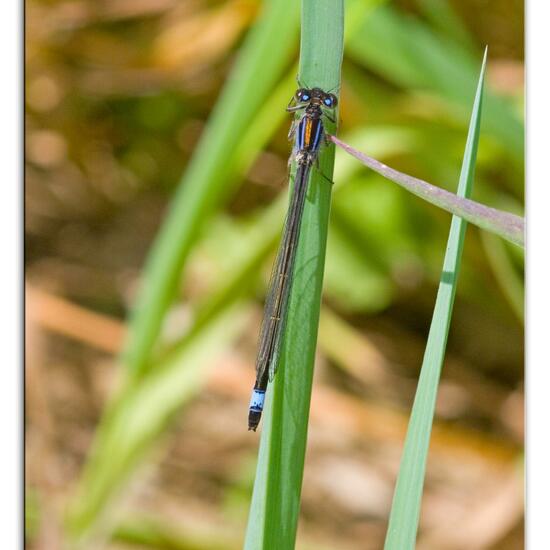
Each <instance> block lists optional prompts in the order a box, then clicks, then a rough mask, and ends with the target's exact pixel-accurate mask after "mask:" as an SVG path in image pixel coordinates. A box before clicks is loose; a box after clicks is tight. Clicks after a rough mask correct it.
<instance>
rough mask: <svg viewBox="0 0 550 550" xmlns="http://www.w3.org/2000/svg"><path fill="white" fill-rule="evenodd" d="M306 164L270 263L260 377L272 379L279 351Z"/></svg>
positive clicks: (258, 367) (298, 175) (298, 176)
mask: <svg viewBox="0 0 550 550" xmlns="http://www.w3.org/2000/svg"><path fill="white" fill-rule="evenodd" d="M308 173H309V166H308V165H302V166H299V167H298V170H297V172H296V178H295V181H294V186H293V189H292V195H291V199H290V204H289V208H288V213H287V217H286V220H285V224H284V228H283V235H282V238H281V244H280V245H279V252H278V253H277V259H276V261H275V265H274V266H273V271H272V273H271V279H270V282H269V290H268V293H267V298H266V302H265V308H264V318H263V321H262V328H261V330H260V341H259V345H258V356H257V358H256V378H257V380H260V379H262V378H263V377H264V376H265V374H266V372H269V379H270V380H272V379H273V377H274V376H275V372H276V370H277V366H278V359H279V352H280V348H281V345H282V336H283V333H284V326H285V321H286V314H287V306H288V297H289V295H290V289H291V287H292V274H293V270H294V260H295V258H296V249H297V246H298V237H299V234H300V224H301V221H302V214H303V211H304V204H305V198H306V191H307V179H308Z"/></svg>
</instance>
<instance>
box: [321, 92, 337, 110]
mask: <svg viewBox="0 0 550 550" xmlns="http://www.w3.org/2000/svg"><path fill="white" fill-rule="evenodd" d="M323 102H324V104H325V105H326V106H327V107H336V105H338V98H337V97H336V96H335V95H334V94H328V96H327V97H325V99H324V101H323Z"/></svg>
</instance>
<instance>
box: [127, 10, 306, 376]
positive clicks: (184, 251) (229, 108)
mask: <svg viewBox="0 0 550 550" xmlns="http://www.w3.org/2000/svg"><path fill="white" fill-rule="evenodd" d="M265 6H266V7H265V12H264V13H263V15H262V16H261V18H260V21H259V22H258V23H257V24H256V26H255V27H254V29H253V31H251V33H250V35H249V37H248V38H247V41H246V43H245V45H244V47H243V50H242V51H241V56H240V59H239V61H238V64H237V66H236V68H235V70H234V71H233V72H232V74H231V78H230V79H229V81H228V83H227V86H226V88H225V89H224V91H223V93H222V96H221V98H220V100H219V101H218V103H217V105H216V108H215V111H214V113H213V114H212V117H211V118H210V120H209V123H208V127H207V128H206V130H205V132H204V135H203V137H202V139H201V141H200V143H199V145H198V147H197V150H196V152H195V154H194V156H193V160H192V162H191V164H190V165H189V167H188V169H187V171H186V173H185V175H184V177H183V179H182V181H181V182H180V185H179V188H178V192H177V193H176V196H175V197H174V200H173V203H172V205H171V208H170V211H169V213H168V216H167V218H166V220H165V222H164V224H163V226H162V228H161V231H160V233H159V235H158V237H157V239H156V241H155V243H154V246H153V250H152V252H151V254H150V257H149V258H148V261H147V265H146V268H145V272H144V274H143V280H142V284H141V291H140V295H139V298H138V301H137V304H136V306H135V310H134V312H133V315H132V318H131V321H130V327H129V336H128V340H127V343H126V347H125V351H124V355H123V357H124V364H125V366H126V368H127V369H128V371H129V373H130V374H131V375H141V374H143V373H144V372H146V371H147V369H148V365H149V364H150V363H149V361H150V357H151V352H152V349H153V346H154V344H155V341H156V339H157V337H158V334H159V331H160V328H161V325H162V321H163V319H164V315H165V313H166V310H167V308H168V307H169V305H170V303H171V301H172V299H173V296H174V293H175V290H176V288H177V284H178V281H179V278H180V275H181V270H182V267H183V264H184V262H185V259H186V258H187V255H188V253H189V251H190V249H191V246H192V244H193V242H194V240H195V238H196V236H197V234H198V232H199V229H200V227H201V224H202V223H203V222H204V221H205V219H207V218H208V216H209V215H210V214H211V213H212V210H213V209H214V208H215V206H216V205H217V204H219V203H220V202H221V201H222V198H223V197H225V196H227V190H228V181H227V180H228V179H230V177H231V174H232V170H233V169H234V164H233V163H234V160H235V159H234V158H233V152H234V148H235V140H237V139H238V137H239V136H240V135H241V133H243V132H244V131H245V130H246V128H247V127H248V125H249V124H250V123H251V121H252V119H253V118H254V116H255V114H256V112H257V110H258V108H259V107H260V106H261V105H262V103H263V102H264V101H265V99H266V98H267V96H268V95H269V94H270V93H271V90H272V88H273V86H274V84H275V82H276V81H277V79H278V78H279V75H280V73H281V71H282V70H283V69H284V66H285V64H286V63H287V62H288V60H289V57H290V54H291V52H292V49H293V47H294V41H293V40H292V37H293V36H294V33H295V31H296V30H297V23H298V18H297V16H298V9H297V7H296V6H295V2H293V1H292V0H271V1H269V2H265ZM282 35H283V36H285V40H281V39H280V37H281V36H282ZM258 75H261V78H259V77H258Z"/></svg>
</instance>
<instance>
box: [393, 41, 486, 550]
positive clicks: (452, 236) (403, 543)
mask: <svg viewBox="0 0 550 550" xmlns="http://www.w3.org/2000/svg"><path fill="white" fill-rule="evenodd" d="M486 58H487V52H485V56H484V58H483V64H482V68H481V74H480V77H479V82H478V87H477V92H476V96H475V100H474V106H473V111H472V117H471V120H470V128H469V131H468V139H467V141H466V148H465V152H464V158H463V162H462V170H461V173H460V182H459V185H458V194H459V195H460V196H463V197H467V196H469V195H470V194H471V192H472V187H473V181H474V170H475V163H476V157H477V146H478V140H479V126H480V119H481V104H482V94H483V79H484V74H485V63H486ZM466 226H467V222H466V221H465V220H463V219H462V218H459V217H457V216H453V219H452V222H451V230H450V233H449V240H448V243H447V251H446V253H445V260H444V262H443V271H442V274H441V280H440V284H439V290H438V292H437V299H436V303H435V308H434V314H433V317H432V324H431V326H430V333H429V335H428V342H427V344H426V350H425V353H424V360H423V362H422V369H421V372H420V378H419V381H418V388H417V391H416V396H415V400H414V405H413V409H412V413H411V418H410V421H409V428H408V430H407V437H406V440H405V447H404V450H403V456H402V458H401V466H400V469H399V475H398V478H397V484H396V488H395V493H394V497H393V503H392V508H391V513H390V520H389V525H388V531H387V534H386V543H385V546H384V549H385V550H412V549H413V548H414V546H415V541H416V533H417V530H418V521H419V518H420V505H421V500H422V490H423V486H424V474H425V470H426V460H427V456H428V447H429V443H430V434H431V430H432V423H433V417H434V411H435V402H436V396H437V387H438V384H439V377H440V373H441V367H442V364H443V358H444V355H445V347H446V344H447V336H448V333H449V326H450V322H451V314H452V309H453V302H454V297H455V293H456V286H457V281H458V272H459V268H460V262H461V257H462V248H463V244H464V236H465V232H466Z"/></svg>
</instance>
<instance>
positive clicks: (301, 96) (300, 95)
mask: <svg viewBox="0 0 550 550" xmlns="http://www.w3.org/2000/svg"><path fill="white" fill-rule="evenodd" d="M310 99H311V94H310V93H309V90H306V89H305V88H300V89H299V90H298V91H297V92H296V100H297V101H299V102H300V103H303V102H304V101H309V100H310Z"/></svg>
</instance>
